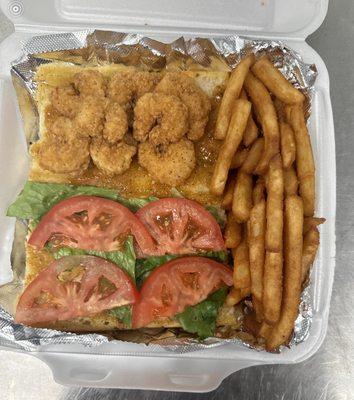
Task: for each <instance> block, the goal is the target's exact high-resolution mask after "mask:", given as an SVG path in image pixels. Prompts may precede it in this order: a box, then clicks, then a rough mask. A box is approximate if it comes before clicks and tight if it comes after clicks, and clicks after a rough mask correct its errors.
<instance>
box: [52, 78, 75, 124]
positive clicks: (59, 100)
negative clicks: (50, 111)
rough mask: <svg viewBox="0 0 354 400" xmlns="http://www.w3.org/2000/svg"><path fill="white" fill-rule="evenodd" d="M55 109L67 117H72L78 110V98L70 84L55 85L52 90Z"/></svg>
mask: <svg viewBox="0 0 354 400" xmlns="http://www.w3.org/2000/svg"><path fill="white" fill-rule="evenodd" d="M51 100H52V105H53V108H54V110H55V111H57V112H58V113H59V114H61V115H63V116H64V117H67V118H74V117H75V116H76V114H77V113H78V111H79V107H80V98H79V96H78V94H77V93H76V91H75V89H74V87H73V86H72V85H69V86H64V87H56V88H54V89H53V92H52V98H51Z"/></svg>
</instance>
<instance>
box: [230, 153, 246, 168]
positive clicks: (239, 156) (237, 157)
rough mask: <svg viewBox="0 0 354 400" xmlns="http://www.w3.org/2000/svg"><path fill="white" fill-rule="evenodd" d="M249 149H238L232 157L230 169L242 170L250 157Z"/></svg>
mask: <svg viewBox="0 0 354 400" xmlns="http://www.w3.org/2000/svg"><path fill="white" fill-rule="evenodd" d="M248 153H249V150H248V149H238V150H237V151H236V153H235V154H234V156H233V157H232V161H231V166H230V169H237V168H240V167H241V165H242V164H243V163H244V162H245V160H246V158H247V156H248Z"/></svg>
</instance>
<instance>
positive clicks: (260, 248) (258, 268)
mask: <svg viewBox="0 0 354 400" xmlns="http://www.w3.org/2000/svg"><path fill="white" fill-rule="evenodd" d="M265 230H266V204H265V201H264V200H261V201H260V202H258V203H256V204H255V205H254V206H253V208H252V210H251V214H250V219H249V232H248V246H249V260H250V273H251V293H252V303H253V307H254V309H255V312H256V317H257V321H261V320H262V310H261V306H262V295H263V269H264V257H265Z"/></svg>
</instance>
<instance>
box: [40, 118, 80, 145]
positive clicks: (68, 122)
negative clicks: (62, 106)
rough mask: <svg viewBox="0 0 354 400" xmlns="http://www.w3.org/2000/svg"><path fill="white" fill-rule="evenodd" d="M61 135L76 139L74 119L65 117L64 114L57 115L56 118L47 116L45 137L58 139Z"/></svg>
mask: <svg viewBox="0 0 354 400" xmlns="http://www.w3.org/2000/svg"><path fill="white" fill-rule="evenodd" d="M61 136H65V137H66V138H68V139H70V140H74V139H76V137H77V133H76V127H75V124H74V121H73V120H72V119H70V118H67V117H63V116H62V115H60V116H57V117H56V118H54V119H51V118H47V119H46V131H45V135H44V137H45V138H48V139H56V138H58V137H59V138H60V137H61Z"/></svg>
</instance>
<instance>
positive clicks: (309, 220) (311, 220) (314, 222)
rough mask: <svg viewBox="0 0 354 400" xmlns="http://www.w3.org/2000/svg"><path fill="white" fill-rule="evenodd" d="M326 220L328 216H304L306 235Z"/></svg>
mask: <svg viewBox="0 0 354 400" xmlns="http://www.w3.org/2000/svg"><path fill="white" fill-rule="evenodd" d="M325 222H326V218H317V217H306V218H304V235H305V234H306V233H307V232H308V231H309V230H310V229H312V228H316V227H317V226H318V225H322V224H324V223H325Z"/></svg>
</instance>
